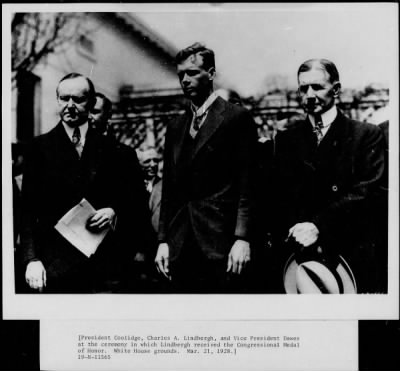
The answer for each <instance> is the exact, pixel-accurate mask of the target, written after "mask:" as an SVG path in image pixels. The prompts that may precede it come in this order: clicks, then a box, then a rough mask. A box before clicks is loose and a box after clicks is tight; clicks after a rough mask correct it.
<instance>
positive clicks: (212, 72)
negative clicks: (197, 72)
mask: <svg viewBox="0 0 400 371" xmlns="http://www.w3.org/2000/svg"><path fill="white" fill-rule="evenodd" d="M208 75H209V80H210V81H213V80H214V79H215V75H216V71H215V67H210V68H209V70H208Z"/></svg>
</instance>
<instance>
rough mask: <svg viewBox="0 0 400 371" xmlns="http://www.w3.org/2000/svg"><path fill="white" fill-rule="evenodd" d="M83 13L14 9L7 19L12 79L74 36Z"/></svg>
mask: <svg viewBox="0 0 400 371" xmlns="http://www.w3.org/2000/svg"><path fill="white" fill-rule="evenodd" d="M85 16H86V14H85V13H15V14H14V16H13V19H12V22H11V28H12V51H11V58H12V72H13V74H12V76H13V80H14V79H16V78H18V76H19V75H21V74H22V73H23V72H29V71H32V70H33V69H34V68H35V66H36V65H37V64H38V63H40V62H41V61H42V60H43V59H44V58H45V57H46V56H47V55H49V54H51V53H55V52H56V51H57V49H59V48H61V47H62V46H66V45H68V44H70V43H71V42H73V41H74V40H76V38H77V36H78V33H79V32H78V30H79V26H80V24H81V22H82V19H83V18H84V17H85Z"/></svg>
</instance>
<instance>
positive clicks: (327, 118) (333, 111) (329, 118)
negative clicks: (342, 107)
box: [308, 104, 337, 127]
mask: <svg viewBox="0 0 400 371" xmlns="http://www.w3.org/2000/svg"><path fill="white" fill-rule="evenodd" d="M336 116H337V108H336V104H334V105H333V106H332V107H331V108H330V109H329V110H328V111H326V112H324V113H323V114H322V115H321V119H322V124H323V125H324V127H327V126H329V125H330V124H332V122H333V121H335V118H336ZM308 118H309V119H310V122H311V124H312V125H313V126H315V118H314V116H312V115H308Z"/></svg>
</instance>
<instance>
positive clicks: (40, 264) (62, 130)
mask: <svg viewBox="0 0 400 371" xmlns="http://www.w3.org/2000/svg"><path fill="white" fill-rule="evenodd" d="M57 101H58V104H59V113H60V118H61V120H60V122H59V123H58V124H57V125H56V127H55V128H54V129H52V130H50V132H48V133H46V134H44V135H40V136H38V137H36V138H34V140H33V141H32V144H31V147H30V150H29V152H28V153H27V156H26V165H25V171H24V177H23V185H22V208H23V216H22V223H21V224H22V226H21V229H22V231H21V237H22V246H23V256H24V263H25V264H26V281H27V283H28V284H29V286H30V287H31V288H32V289H34V290H40V291H42V290H44V291H45V292H57V293H58V292H72V293H77V292H93V291H94V290H96V288H97V287H98V286H99V285H100V286H101V281H102V280H103V279H105V278H104V277H101V274H102V273H103V272H104V271H107V269H105V270H103V269H99V266H102V267H105V268H108V262H109V259H108V258H109V257H113V259H112V260H113V261H114V262H115V261H125V260H126V257H125V255H124V254H125V252H124V251H123V250H122V249H119V248H117V246H116V243H115V241H116V236H118V233H120V232H121V233H123V230H126V229H128V228H130V233H131V234H133V235H134V238H133V237H132V238H131V240H130V241H133V240H134V239H135V241H136V242H138V241H139V242H138V243H140V241H141V240H142V238H141V236H142V232H141V228H140V225H138V226H137V225H135V224H134V219H131V221H132V223H131V225H129V224H130V222H129V218H128V216H129V215H133V214H134V213H133V212H132V210H135V213H140V210H137V205H136V204H135V202H134V200H133V197H131V196H130V193H129V192H128V188H130V187H129V186H128V185H127V184H126V183H127V182H126V179H128V178H127V177H126V176H124V172H128V169H127V168H125V169H123V166H122V164H121V162H120V161H119V160H120V159H121V156H120V154H119V151H118V150H117V146H115V143H113V142H112V141H110V140H109V139H108V138H107V137H106V136H103V135H101V134H100V133H99V132H97V131H96V130H95V129H93V128H91V127H90V126H89V123H88V117H89V112H90V110H91V109H92V108H93V106H94V104H95V90H94V87H93V83H92V82H91V81H90V80H89V79H88V78H86V77H84V76H82V75H80V74H77V73H71V74H68V75H66V76H65V77H64V78H62V79H61V80H60V82H59V84H58V87H57ZM136 162H137V159H136ZM136 166H137V169H138V172H137V175H138V176H140V173H139V172H140V170H139V165H138V164H137V165H136ZM137 182H138V184H140V186H141V187H142V184H143V179H140V178H139V179H137ZM129 184H130V185H131V184H132V183H129ZM142 188H143V187H142ZM129 191H132V189H129ZM83 198H85V199H86V200H87V201H89V202H90V203H91V204H92V206H93V207H94V208H95V209H96V212H95V213H94V215H93V216H92V217H91V218H90V219H89V220H88V222H87V228H88V229H90V230H92V231H94V232H99V231H101V230H103V229H105V228H108V227H110V228H111V230H112V231H111V232H109V233H108V234H107V236H106V238H105V240H104V241H103V243H102V244H100V246H99V247H98V249H97V251H96V253H95V254H94V255H93V256H92V257H90V258H87V257H86V256H85V255H84V254H82V253H81V252H80V251H79V250H78V249H77V248H75V247H74V246H73V245H71V244H70V243H69V242H68V241H67V240H66V239H64V238H63V237H62V236H61V234H60V233H59V232H58V231H57V230H56V229H55V228H54V226H55V225H56V223H57V221H58V220H59V219H60V218H61V217H62V216H63V215H64V214H65V213H66V212H67V211H69V210H70V209H71V208H72V207H74V206H75V205H76V204H78V203H79V202H80V201H81V200H82V199H83ZM132 243H133V242H132ZM126 244H130V242H127V241H126ZM132 248H133V246H132ZM110 264H111V263H110Z"/></svg>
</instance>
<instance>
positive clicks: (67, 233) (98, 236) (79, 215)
mask: <svg viewBox="0 0 400 371" xmlns="http://www.w3.org/2000/svg"><path fill="white" fill-rule="evenodd" d="M114 215H115V213H114V210H113V209H111V208H104V209H100V210H98V211H96V210H95V209H94V208H93V206H92V205H91V204H90V203H89V202H88V201H86V200H85V199H82V201H81V202H80V203H79V204H78V205H76V206H74V207H73V208H72V209H71V210H69V211H68V212H67V213H66V214H65V215H64V216H63V217H62V218H61V219H60V220H59V221H58V223H57V224H56V226H55V229H56V230H57V231H58V232H60V234H61V235H62V236H63V237H64V238H65V239H66V240H67V241H68V242H70V243H71V244H72V245H74V246H75V247H76V248H77V249H78V250H79V251H81V252H82V253H83V254H85V255H86V256H87V257H90V256H91V255H93V254H94V253H95V252H96V250H97V248H98V246H99V245H100V243H101V242H102V241H103V239H104V237H105V236H106V234H107V232H108V231H109V230H110V224H109V223H107V221H109V220H110V219H114ZM93 218H94V223H93V227H94V228H92V224H91V222H92V221H93ZM89 220H91V222H89ZM88 224H90V228H89V229H88V228H87V227H88Z"/></svg>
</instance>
